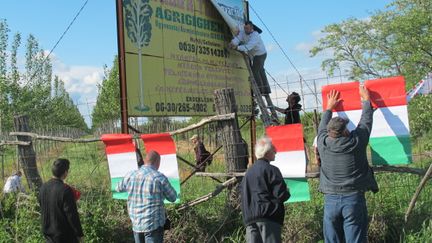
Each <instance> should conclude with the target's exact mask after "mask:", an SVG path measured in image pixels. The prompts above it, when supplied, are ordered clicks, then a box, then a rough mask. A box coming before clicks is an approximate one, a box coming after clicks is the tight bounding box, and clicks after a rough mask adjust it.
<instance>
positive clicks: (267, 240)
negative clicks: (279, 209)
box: [246, 221, 282, 243]
mask: <svg viewBox="0 0 432 243" xmlns="http://www.w3.org/2000/svg"><path fill="white" fill-rule="evenodd" d="M281 233H282V226H281V225H280V224H278V223H275V222H272V221H261V222H256V223H252V224H249V225H247V226H246V242H247V243H280V242H282V240H281Z"/></svg>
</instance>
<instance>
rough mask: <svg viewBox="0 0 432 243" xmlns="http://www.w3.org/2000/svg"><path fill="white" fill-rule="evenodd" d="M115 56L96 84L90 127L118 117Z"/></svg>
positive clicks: (118, 96) (117, 85) (116, 61)
mask: <svg viewBox="0 0 432 243" xmlns="http://www.w3.org/2000/svg"><path fill="white" fill-rule="evenodd" d="M118 72H119V70H118V60H117V57H115V58H114V61H113V67H112V68H111V69H108V68H105V77H104V79H103V81H102V84H101V85H98V93H99V94H98V97H97V101H96V105H95V107H94V109H93V111H92V127H93V128H95V127H98V126H100V125H102V124H103V123H105V122H114V120H117V119H120V87H119V83H120V81H119V78H118V77H119V73H118Z"/></svg>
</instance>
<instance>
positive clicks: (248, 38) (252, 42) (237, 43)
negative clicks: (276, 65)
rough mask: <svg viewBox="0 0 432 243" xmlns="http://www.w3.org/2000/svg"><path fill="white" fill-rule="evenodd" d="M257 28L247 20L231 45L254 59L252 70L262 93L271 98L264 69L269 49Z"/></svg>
mask: <svg viewBox="0 0 432 243" xmlns="http://www.w3.org/2000/svg"><path fill="white" fill-rule="evenodd" d="M255 28H256V27H255V26H254V24H253V23H252V22H251V21H246V22H245V25H244V28H243V30H239V33H238V34H237V36H235V37H234V39H232V41H231V43H230V44H229V47H230V48H232V49H235V50H238V51H241V52H245V53H247V54H248V55H249V57H250V58H251V59H252V72H253V75H254V78H255V82H256V83H257V85H258V87H259V90H260V92H261V95H263V96H265V97H266V98H267V97H269V98H270V96H269V94H270V93H271V90H270V86H269V83H268V80H267V76H266V73H265V70H264V62H265V59H266V57H267V51H266V49H265V46H264V43H263V41H262V40H261V37H260V35H259V33H258V31H257V29H255ZM267 100H269V99H267ZM269 105H270V104H269Z"/></svg>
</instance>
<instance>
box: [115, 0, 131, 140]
mask: <svg viewBox="0 0 432 243" xmlns="http://www.w3.org/2000/svg"><path fill="white" fill-rule="evenodd" d="M116 13H117V45H118V65H119V76H120V77H119V80H120V117H121V131H122V133H129V131H128V107H127V89H126V64H125V62H126V60H125V43H124V25H123V1H122V0H117V1H116Z"/></svg>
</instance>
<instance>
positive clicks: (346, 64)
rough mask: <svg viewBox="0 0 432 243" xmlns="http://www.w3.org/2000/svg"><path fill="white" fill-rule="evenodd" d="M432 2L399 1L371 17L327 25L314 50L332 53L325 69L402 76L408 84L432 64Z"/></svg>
mask: <svg viewBox="0 0 432 243" xmlns="http://www.w3.org/2000/svg"><path fill="white" fill-rule="evenodd" d="M431 6H432V3H431V2H430V1H418V0H396V1H394V2H393V3H392V4H390V5H389V6H388V7H387V8H386V11H378V12H376V13H374V14H373V15H372V16H371V17H370V19H366V20H359V19H355V18H352V19H347V20H344V21H343V22H342V23H338V24H332V25H329V26H326V27H325V28H324V30H323V31H322V32H323V33H325V34H326V35H325V37H323V38H321V39H320V40H319V42H318V45H317V46H315V47H314V48H313V49H312V50H311V51H310V53H311V56H316V55H318V54H319V53H322V52H324V51H331V52H333V55H332V56H331V57H329V58H327V59H325V60H324V61H323V62H322V68H323V69H324V70H327V71H328V72H329V73H330V74H333V73H334V71H335V70H336V69H339V68H342V67H343V68H347V71H348V72H349V73H350V75H351V76H352V77H351V78H352V79H365V78H370V77H383V76H393V75H404V76H405V77H406V79H407V80H408V81H409V83H410V86H411V85H412V84H413V83H414V82H417V81H418V80H420V79H421V78H422V77H423V76H424V75H425V74H426V73H427V72H430V70H431V69H432V7H431Z"/></svg>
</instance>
